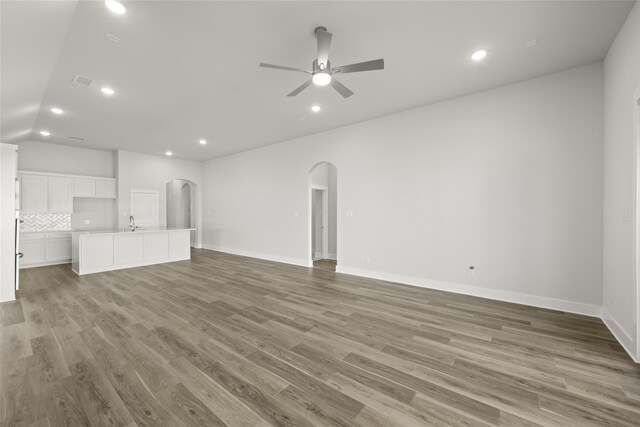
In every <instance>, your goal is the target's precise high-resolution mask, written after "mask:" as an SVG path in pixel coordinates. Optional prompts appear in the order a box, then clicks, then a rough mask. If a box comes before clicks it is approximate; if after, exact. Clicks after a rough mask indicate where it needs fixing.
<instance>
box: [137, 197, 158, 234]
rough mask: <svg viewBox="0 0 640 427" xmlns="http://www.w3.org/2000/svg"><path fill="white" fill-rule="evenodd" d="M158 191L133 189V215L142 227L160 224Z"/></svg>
mask: <svg viewBox="0 0 640 427" xmlns="http://www.w3.org/2000/svg"><path fill="white" fill-rule="evenodd" d="M158 209H159V204H158V192H157V191H148V190H131V215H133V217H134V219H135V222H136V225H137V226H139V227H142V228H154V227H157V226H158V223H159V218H158Z"/></svg>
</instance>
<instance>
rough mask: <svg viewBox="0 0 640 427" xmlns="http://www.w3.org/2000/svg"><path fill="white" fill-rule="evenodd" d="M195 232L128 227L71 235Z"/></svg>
mask: <svg viewBox="0 0 640 427" xmlns="http://www.w3.org/2000/svg"><path fill="white" fill-rule="evenodd" d="M186 230H195V228H181V227H155V228H144V227H143V228H136V230H135V231H131V229H130V228H129V227H126V228H116V229H111V230H85V231H72V232H71V234H73V235H81V236H82V235H93V234H131V233H136V234H138V233H158V232H162V231H186Z"/></svg>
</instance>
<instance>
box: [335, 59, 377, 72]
mask: <svg viewBox="0 0 640 427" xmlns="http://www.w3.org/2000/svg"><path fill="white" fill-rule="evenodd" d="M383 69H384V59H374V60H373V61H365V62H358V63H357V64H349V65H343V66H342V67H335V68H332V69H331V72H332V73H336V74H337V73H341V74H345V73H357V72H359V71H372V70H383Z"/></svg>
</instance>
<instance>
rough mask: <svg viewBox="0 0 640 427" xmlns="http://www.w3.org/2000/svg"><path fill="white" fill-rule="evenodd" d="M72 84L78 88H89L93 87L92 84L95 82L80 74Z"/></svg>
mask: <svg viewBox="0 0 640 427" xmlns="http://www.w3.org/2000/svg"><path fill="white" fill-rule="evenodd" d="M71 83H73V84H74V85H77V86H82V87H89V86H91V83H93V80H92V79H90V78H89V77H85V76H81V75H80V74H76V76H75V77H74V78H73V80H72V81H71Z"/></svg>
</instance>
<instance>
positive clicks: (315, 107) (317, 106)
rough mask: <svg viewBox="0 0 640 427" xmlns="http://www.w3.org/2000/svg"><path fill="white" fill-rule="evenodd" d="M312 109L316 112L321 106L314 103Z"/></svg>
mask: <svg viewBox="0 0 640 427" xmlns="http://www.w3.org/2000/svg"><path fill="white" fill-rule="evenodd" d="M311 111H313V112H314V113H317V112H318V111H320V106H319V105H314V106H313V107H311Z"/></svg>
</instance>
